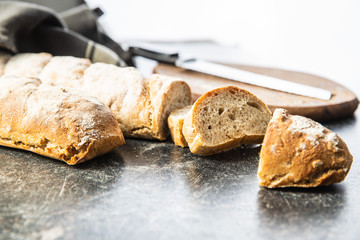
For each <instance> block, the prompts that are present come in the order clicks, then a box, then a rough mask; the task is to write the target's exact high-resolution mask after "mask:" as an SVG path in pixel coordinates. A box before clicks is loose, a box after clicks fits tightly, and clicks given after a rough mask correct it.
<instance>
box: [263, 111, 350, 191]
mask: <svg viewBox="0 0 360 240" xmlns="http://www.w3.org/2000/svg"><path fill="white" fill-rule="evenodd" d="M352 159H353V157H352V156H351V154H350V152H349V150H348V148H347V146H346V144H345V142H344V141H343V140H342V139H341V138H340V137H339V136H338V135H337V134H335V133H333V132H331V131H330V130H329V129H327V128H325V127H323V126H322V125H320V124H319V123H317V122H314V121H313V120H311V119H308V118H305V117H301V116H293V115H289V114H288V112H287V111H286V110H284V109H276V110H275V111H274V115H273V117H272V119H271V121H270V123H269V126H268V129H267V132H266V135H265V138H264V143H263V145H262V148H261V151H260V162H259V168H258V179H259V185H260V186H264V187H268V188H277V187H316V186H319V185H329V184H333V183H338V182H341V181H343V180H344V179H345V177H346V175H347V174H348V172H349V170H350V167H351V164H352Z"/></svg>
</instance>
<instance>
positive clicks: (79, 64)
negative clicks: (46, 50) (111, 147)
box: [39, 57, 191, 140]
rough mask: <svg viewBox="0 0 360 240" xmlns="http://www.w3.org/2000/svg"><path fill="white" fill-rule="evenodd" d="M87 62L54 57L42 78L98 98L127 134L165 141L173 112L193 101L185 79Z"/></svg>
mask: <svg viewBox="0 0 360 240" xmlns="http://www.w3.org/2000/svg"><path fill="white" fill-rule="evenodd" d="M87 61H88V60H87V59H82V58H75V57H53V58H52V59H51V61H50V62H49V63H48V64H47V65H46V66H45V68H44V69H43V70H42V72H41V73H40V74H39V77H40V79H41V80H42V81H44V82H47V83H49V84H52V85H62V86H67V87H73V88H76V89H78V91H82V92H83V93H85V94H87V95H90V96H94V97H96V98H98V99H99V100H100V101H101V102H102V103H104V104H105V105H107V106H108V107H109V108H110V109H111V110H112V112H113V114H114V115H115V117H116V119H117V121H118V122H119V124H120V128H121V130H122V131H123V133H124V135H125V136H126V137H137V138H148V139H158V140H165V139H166V138H167V137H168V135H169V129H168V127H167V117H168V115H169V114H170V112H171V111H172V110H173V109H176V108H179V107H182V106H186V105H189V104H190V103H191V91H190V87H189V86H188V85H187V84H186V83H185V82H183V81H179V80H178V79H175V78H171V77H166V76H162V75H152V76H151V77H150V78H148V79H144V78H143V76H142V75H141V73H140V72H139V71H138V70H137V69H136V68H133V67H127V68H119V67H117V66H114V65H111V64H105V63H95V64H91V65H90V64H89V62H87Z"/></svg>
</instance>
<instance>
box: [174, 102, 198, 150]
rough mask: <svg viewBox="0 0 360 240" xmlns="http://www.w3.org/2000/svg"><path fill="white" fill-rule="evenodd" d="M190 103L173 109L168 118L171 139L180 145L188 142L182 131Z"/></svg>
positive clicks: (182, 145) (185, 144) (185, 145)
mask: <svg viewBox="0 0 360 240" xmlns="http://www.w3.org/2000/svg"><path fill="white" fill-rule="evenodd" d="M191 107H192V106H191V105H189V106H185V107H182V108H178V109H175V110H173V111H172V112H171V113H170V115H169V118H168V125H169V129H170V134H171V139H172V140H173V142H174V143H175V144H176V145H178V146H180V147H187V146H188V144H187V142H186V140H185V137H184V134H183V132H182V129H183V125H184V118H185V115H186V114H187V113H188V112H189V111H190V109H191Z"/></svg>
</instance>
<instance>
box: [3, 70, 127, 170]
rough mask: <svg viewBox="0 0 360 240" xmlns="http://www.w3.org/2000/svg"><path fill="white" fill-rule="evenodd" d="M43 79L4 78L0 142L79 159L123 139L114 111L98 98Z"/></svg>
mask: <svg viewBox="0 0 360 240" xmlns="http://www.w3.org/2000/svg"><path fill="white" fill-rule="evenodd" d="M74 92H75V91H72V90H68V89H66V88H63V87H55V86H50V85H47V84H42V82H41V81H40V80H39V79H35V78H23V77H6V76H3V77H1V78H0V106H1V107H0V145H3V146H8V147H14V148H19V149H24V150H28V151H32V152H35V153H38V154H41V155H44V156H48V157H51V158H54V159H58V160H62V161H65V162H66V163H67V164H69V165H74V164H78V163H81V162H84V161H86V160H89V159H91V158H94V157H96V156H99V155H102V154H104V153H106V152H109V151H111V150H113V149H114V148H116V147H118V146H120V145H122V144H124V143H125V142H124V138H123V135H122V133H121V130H120V128H119V125H118V123H117V121H116V119H115V118H114V116H113V114H112V113H111V111H110V110H109V109H108V107H106V106H105V105H104V104H102V103H100V102H99V101H98V100H96V99H95V98H90V97H84V96H81V95H79V94H77V93H74Z"/></svg>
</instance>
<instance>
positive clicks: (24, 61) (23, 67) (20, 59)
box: [4, 53, 52, 77]
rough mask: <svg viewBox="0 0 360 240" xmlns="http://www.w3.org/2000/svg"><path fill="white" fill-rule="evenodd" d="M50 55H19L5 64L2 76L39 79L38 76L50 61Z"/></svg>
mask: <svg viewBox="0 0 360 240" xmlns="http://www.w3.org/2000/svg"><path fill="white" fill-rule="evenodd" d="M51 58H52V55H51V54H50V53H19V54H16V55H14V56H12V57H11V58H10V60H9V61H8V62H7V64H6V66H5V69H4V75H6V76H17V77H39V74H40V73H41V71H42V70H43V68H44V67H45V65H46V64H47V63H48V62H49V61H50V59H51Z"/></svg>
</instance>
